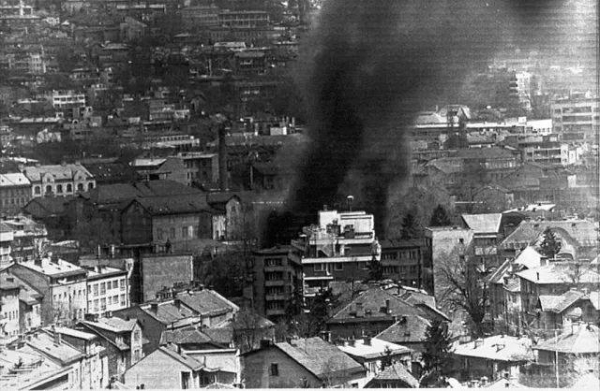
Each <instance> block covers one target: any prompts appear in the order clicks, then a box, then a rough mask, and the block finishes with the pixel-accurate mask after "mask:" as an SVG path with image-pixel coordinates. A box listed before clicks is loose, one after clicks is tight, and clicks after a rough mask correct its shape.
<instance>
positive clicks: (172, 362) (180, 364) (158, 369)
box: [124, 346, 214, 389]
mask: <svg viewBox="0 0 600 391" xmlns="http://www.w3.org/2000/svg"><path fill="white" fill-rule="evenodd" d="M213 382H214V376H213V373H212V371H211V370H210V369H209V368H207V367H206V366H205V365H204V364H203V363H202V362H200V361H198V360H196V359H195V358H192V357H190V356H189V355H187V354H185V353H183V352H180V351H178V349H177V348H176V347H171V346H161V347H159V348H157V349H156V350H154V351H153V352H152V353H150V354H148V355H147V356H146V357H144V358H143V359H142V360H141V361H139V362H137V363H136V364H135V365H133V366H132V367H131V368H129V369H128V370H127V371H126V372H125V375H124V383H125V386H127V387H131V388H134V387H135V388H149V389H186V388H200V387H204V386H207V385H208V384H210V383H213Z"/></svg>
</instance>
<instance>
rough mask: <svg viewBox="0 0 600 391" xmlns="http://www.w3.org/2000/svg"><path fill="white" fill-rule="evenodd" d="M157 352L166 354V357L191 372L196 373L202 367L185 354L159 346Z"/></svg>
mask: <svg viewBox="0 0 600 391" xmlns="http://www.w3.org/2000/svg"><path fill="white" fill-rule="evenodd" d="M157 350H158V351H160V352H162V353H164V354H166V355H167V356H169V357H171V358H172V359H174V360H176V361H178V362H179V363H181V364H183V365H185V366H186V367H188V368H189V369H191V370H192V371H198V370H200V369H202V368H203V367H204V366H203V365H202V363H200V362H199V361H198V360H196V359H194V358H193V357H190V356H188V355H186V354H179V353H177V352H176V351H174V350H172V349H170V348H168V347H164V346H161V347H159V348H158V349H157ZM150 354H152V353H150Z"/></svg>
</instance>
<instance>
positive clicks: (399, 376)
mask: <svg viewBox="0 0 600 391" xmlns="http://www.w3.org/2000/svg"><path fill="white" fill-rule="evenodd" d="M377 380H382V381H386V382H387V381H402V382H404V383H406V384H407V385H408V386H410V387H413V388H418V387H419V381H418V380H417V379H415V377H414V376H413V375H412V374H411V373H410V372H408V371H407V370H406V368H405V367H404V364H402V363H400V362H396V363H394V364H392V365H390V366H388V367H387V368H385V369H384V370H383V371H381V372H379V373H378V374H377V376H375V377H374V378H373V379H372V380H371V381H369V383H373V382H375V383H376V381H377ZM369 383H367V385H366V386H365V387H366V388H369ZM375 385H377V384H375Z"/></svg>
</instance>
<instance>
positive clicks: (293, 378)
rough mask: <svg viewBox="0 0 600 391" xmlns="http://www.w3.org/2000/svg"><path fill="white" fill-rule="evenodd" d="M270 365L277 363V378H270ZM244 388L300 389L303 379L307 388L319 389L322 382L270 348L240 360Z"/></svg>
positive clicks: (277, 350)
mask: <svg viewBox="0 0 600 391" xmlns="http://www.w3.org/2000/svg"><path fill="white" fill-rule="evenodd" d="M271 363H277V364H278V369H279V376H270V375H269V371H270V367H271ZM242 365H243V374H244V375H243V376H244V379H245V387H246V388H300V387H302V386H303V378H304V379H306V382H307V386H308V387H309V388H319V387H321V385H322V382H321V381H320V380H319V379H318V378H317V377H316V376H314V375H313V374H312V373H310V372H308V371H307V370H306V369H305V368H304V367H302V366H300V365H299V364H298V363H296V362H295V361H293V360H292V359H291V358H290V357H289V356H287V355H286V354H284V353H283V352H282V351H280V350H279V349H278V348H275V347H271V348H269V349H263V350H261V351H258V352H255V353H250V354H248V355H246V356H244V358H243V360H242Z"/></svg>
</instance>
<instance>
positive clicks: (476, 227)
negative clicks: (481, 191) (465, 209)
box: [461, 213, 502, 272]
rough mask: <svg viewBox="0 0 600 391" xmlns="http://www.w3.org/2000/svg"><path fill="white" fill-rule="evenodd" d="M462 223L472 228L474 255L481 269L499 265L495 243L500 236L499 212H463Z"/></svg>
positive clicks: (484, 269)
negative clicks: (478, 260)
mask: <svg viewBox="0 0 600 391" xmlns="http://www.w3.org/2000/svg"><path fill="white" fill-rule="evenodd" d="M461 217H462V220H463V222H464V224H465V225H466V226H467V227H468V228H470V229H472V230H473V246H474V250H475V256H476V257H477V258H479V259H480V263H481V270H482V272H485V271H486V270H487V269H489V268H492V267H497V266H499V260H498V257H497V245H498V244H499V243H500V240H501V239H502V236H501V221H502V214H501V213H486V214H463V215H462V216H461Z"/></svg>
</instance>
